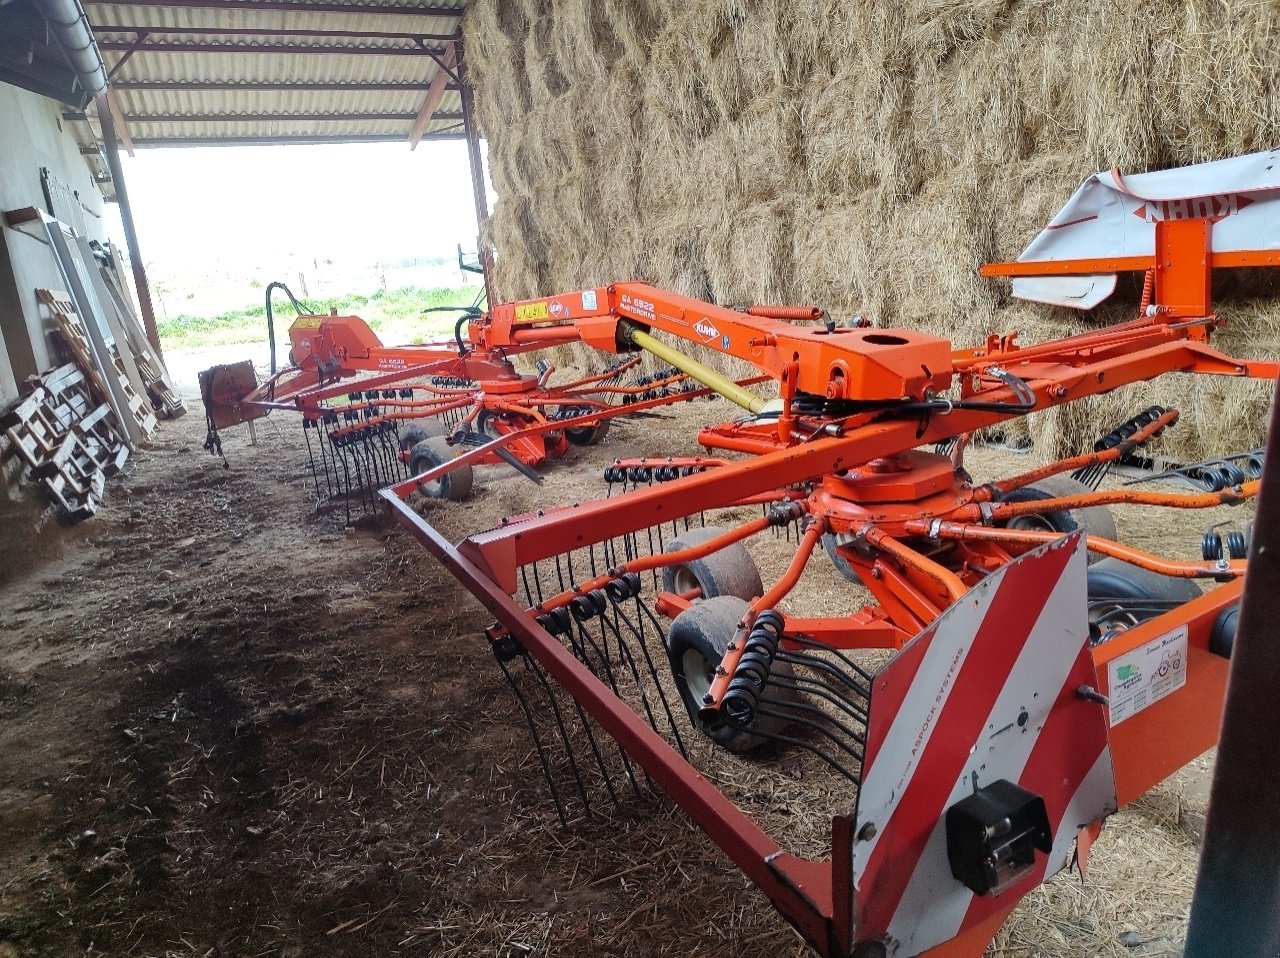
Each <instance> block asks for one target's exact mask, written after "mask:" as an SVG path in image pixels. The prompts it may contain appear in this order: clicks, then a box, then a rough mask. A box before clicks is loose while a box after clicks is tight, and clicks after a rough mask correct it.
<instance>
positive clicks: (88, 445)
mask: <svg viewBox="0 0 1280 958" xmlns="http://www.w3.org/2000/svg"><path fill="white" fill-rule="evenodd" d="M0 430H3V432H4V436H5V438H6V439H7V440H8V441H9V447H10V449H11V450H12V451H13V452H15V453H16V454H17V455H18V456H19V457H20V458H21V459H22V461H23V462H24V463H25V464H26V465H27V466H28V467H29V468H30V470H31V476H32V478H33V479H35V480H37V481H38V482H39V483H40V485H41V486H42V487H43V489H44V491H45V492H46V493H47V494H48V496H49V498H50V499H51V500H52V501H53V502H54V503H56V504H57V506H58V507H59V509H60V510H61V511H62V514H63V515H64V517H65V518H66V519H67V520H68V521H69V522H79V521H81V520H82V519H87V518H89V517H90V516H92V515H94V514H95V513H96V512H97V511H98V507H99V506H101V505H102V500H103V498H104V495H105V489H106V480H107V477H108V476H112V475H115V474H116V473H117V472H119V471H120V468H121V467H122V466H123V465H124V463H125V460H126V459H127V458H128V457H129V446H128V444H127V442H126V441H125V438H124V436H123V435H121V433H120V431H119V429H118V427H117V425H116V423H115V417H114V413H113V412H112V409H111V406H110V405H109V404H108V403H106V402H104V401H102V400H101V399H100V398H99V397H98V396H97V395H95V389H94V387H93V386H92V385H91V379H90V377H89V375H88V374H87V373H86V372H85V370H83V369H81V368H78V367H77V365H76V364H75V363H67V364H66V365H65V366H60V367H59V368H57V369H55V370H53V371H52V372H49V373H46V374H45V375H44V376H42V377H40V379H39V380H38V381H36V382H35V383H34V388H33V389H32V390H31V393H30V395H28V396H27V398H26V399H23V400H22V401H21V402H19V403H18V404H17V405H16V406H14V407H13V408H11V409H10V410H9V411H8V412H6V413H4V414H3V415H0Z"/></svg>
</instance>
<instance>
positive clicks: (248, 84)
mask: <svg viewBox="0 0 1280 958" xmlns="http://www.w3.org/2000/svg"><path fill="white" fill-rule="evenodd" d="M111 85H112V86H113V87H114V88H115V89H117V90H133V91H137V92H139V93H148V92H156V93H164V92H192V93H203V92H206V91H207V92H211V93H222V92H226V91H235V90H245V91H253V92H258V91H262V92H267V93H304V92H309V91H315V92H322V93H341V92H354V93H364V92H370V93H374V92H376V93H421V92H422V84H421V83H374V82H368V83H365V82H360V81H355V82H350V83H308V82H297V83H269V82H259V81H256V80H113V81H112V83H111ZM445 90H447V91H449V92H453V93H456V92H457V90H458V84H456V83H448V84H446V85H445Z"/></svg>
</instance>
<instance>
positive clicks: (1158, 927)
mask: <svg viewBox="0 0 1280 958" xmlns="http://www.w3.org/2000/svg"><path fill="white" fill-rule="evenodd" d="M724 415H726V413H725V412H723V411H721V410H718V409H717V408H715V407H712V406H710V405H707V404H699V405H698V406H694V407H682V410H681V411H680V412H678V413H677V414H676V416H675V418H671V419H667V420H649V421H646V423H645V424H643V425H636V424H633V425H628V426H625V427H622V428H619V429H616V430H615V431H614V432H613V434H612V435H611V436H610V438H609V440H608V441H607V442H606V443H605V444H604V445H602V446H600V447H598V448H595V449H591V450H575V451H574V453H572V455H571V457H570V459H569V461H567V462H561V463H558V464H557V465H555V466H554V467H553V468H552V469H551V470H549V471H548V473H547V476H548V479H547V483H546V484H545V485H544V486H543V487H541V488H539V487H535V486H533V485H532V484H530V483H528V481H527V480H525V479H522V478H520V477H518V476H515V475H514V474H512V473H511V472H510V470H506V469H500V468H497V467H494V468H491V469H487V470H484V471H483V472H481V473H480V474H479V475H480V481H479V483H478V490H477V491H478V495H477V496H476V498H475V499H474V500H473V501H472V502H471V503H467V504H461V505H452V506H447V507H439V508H436V509H433V510H432V514H431V515H432V521H435V522H439V523H440V524H441V525H442V526H444V527H445V528H447V529H448V530H449V531H450V532H451V533H452V534H453V535H455V536H458V535H461V534H462V533H463V532H465V531H469V530H476V529H479V528H483V527H487V526H488V525H491V524H493V523H494V522H495V521H496V520H497V518H498V517H499V516H500V515H502V514H503V513H504V512H514V511H518V510H519V509H521V508H523V507H525V506H527V505H529V504H530V503H531V502H533V501H543V502H559V501H567V500H570V499H580V498H585V497H586V496H588V495H594V494H598V492H600V491H602V490H603V486H602V485H601V484H600V481H599V475H600V473H599V469H600V467H601V466H602V465H603V464H604V463H606V462H607V461H608V460H609V459H611V458H612V457H613V456H618V455H632V454H658V453H666V452H672V451H693V449H692V441H691V433H692V427H693V425H694V424H695V423H700V422H706V421H712V420H713V419H715V418H716V417H717V416H721V417H723V416H724ZM224 435H225V437H226V450H227V457H228V460H229V467H228V468H224V467H223V465H222V462H221V461H220V460H218V459H215V458H212V457H210V456H209V455H208V454H206V453H205V452H204V451H203V450H202V449H201V443H202V441H203V439H204V424H203V422H202V421H201V417H200V415H199V414H198V413H195V414H192V415H189V416H187V417H186V418H185V419H183V420H180V421H177V422H168V423H164V424H162V427H161V431H160V434H159V437H158V439H157V441H156V442H155V443H154V444H153V445H151V446H150V447H149V448H147V449H146V450H145V451H143V452H141V453H140V454H138V455H136V456H135V457H134V458H133V460H132V461H131V464H130V466H129V468H128V471H127V474H126V475H125V476H124V477H123V478H121V479H119V480H117V481H115V482H113V483H112V484H111V487H110V493H109V500H108V502H107V505H106V507H105V508H104V510H103V511H102V513H101V514H100V515H99V516H98V517H97V518H95V519H93V520H91V521H89V522H86V523H84V524H82V525H80V526H78V527H75V528H73V529H61V528H59V527H57V526H56V525H50V524H48V523H47V522H45V523H40V520H39V518H38V515H37V513H38V510H35V509H28V510H24V509H23V508H21V507H19V506H16V505H10V506H9V507H8V508H9V509H10V511H9V512H8V513H7V514H6V516H5V526H6V529H5V531H4V536H5V539H4V542H5V548H4V563H3V580H4V582H3V585H0V636H2V638H0V958H14V956H19V955H21V956H28V955H30V956H45V955H48V956H53V955H85V956H103V955H112V956H115V955H122V956H123V955H130V956H132V955H137V956H144V955H166V956H168V955H174V956H179V955H180V956H251V955H252V956H268V955H280V956H303V955H307V956H312V955H353V956H358V955H401V954H402V955H458V956H461V955H492V956H500V958H520V956H527V955H539V956H541V955H573V956H577V955H599V956H605V955H623V954H625V955H629V956H646V958H647V956H667V955H669V956H676V955H679V956H694V955H708V956H709V955H713V954H725V953H731V954H734V955H738V956H742V958H753V956H761V958H764V956H767V958H781V956H784V955H803V954H807V953H808V952H807V951H806V949H805V948H804V946H803V944H802V943H801V942H800V940H799V938H798V937H797V936H796V934H795V933H794V932H792V931H791V930H790V929H789V928H788V927H787V926H786V925H785V923H784V922H783V921H782V920H781V919H780V918H779V917H778V916H777V915H776V913H775V912H774V911H773V909H772V908H771V907H770V905H769V903H768V902H767V900H766V899H765V898H764V897H763V896H762V895H761V894H759V893H758V892H757V891H755V890H754V889H753V888H752V887H751V886H750V885H749V883H748V882H747V881H746V880H745V879H744V878H743V876H742V875H741V873H740V872H738V871H737V870H736V869H735V868H734V867H733V866H731V865H730V864H729V863H728V861H727V860H726V859H725V858H724V856H723V855H722V854H721V853H720V852H719V851H718V850H717V849H716V848H715V847H714V846H713V845H712V844H711V843H710V842H709V841H708V840H706V839H705V838H703V837H702V836H701V834H700V833H699V832H698V831H696V830H695V829H694V828H693V827H692V826H691V825H689V824H688V822H687V821H686V820H685V819H684V817H683V816H682V815H681V814H680V813H679V812H678V811H676V810H675V809H674V808H673V807H672V806H671V805H670V804H669V803H668V802H666V801H665V800H663V799H662V798H661V797H659V796H655V795H650V794H644V795H642V796H641V797H639V798H636V797H631V798H628V799H627V800H626V801H625V802H624V803H623V806H622V808H621V809H620V810H610V809H608V808H603V809H601V810H600V812H599V814H598V815H597V817H595V818H594V819H585V818H581V817H579V818H577V819H575V820H573V821H571V822H570V824H569V825H568V827H563V826H561V825H560V824H558V822H557V821H556V818H555V814H554V810H553V808H552V807H551V805H550V803H549V801H548V800H547V795H546V790H545V787H544V785H543V783H542V777H541V774H540V772H539V767H538V762H537V756H536V753H535V752H534V750H533V748H532V745H531V743H530V740H529V736H528V733H527V731H526V728H525V725H524V723H523V720H522V718H521V716H520V715H519V714H518V710H517V708H516V706H515V703H514V701H513V699H512V697H511V695H510V694H509V692H508V688H507V685H506V683H505V681H504V679H503V677H502V675H501V673H500V672H499V670H498V669H497V668H496V666H495V664H494V660H493V658H492V655H491V654H490V652H489V650H488V647H487V644H486V643H485V642H484V641H483V639H482V638H481V637H480V635H479V633H480V630H481V629H482V628H483V627H484V626H485V625H486V624H487V623H488V621H489V617H488V616H486V615H484V614H482V612H481V610H480V609H479V607H478V606H477V605H476V604H475V603H474V602H473V601H471V600H470V599H469V598H468V597H467V596H465V594H464V593H462V591H461V590H460V589H458V588H457V587H455V586H454V585H453V584H452V580H451V579H450V578H449V577H448V576H446V575H445V574H444V573H443V571H442V570H441V568H440V567H438V566H437V565H436V564H435V562H434V560H432V559H431V558H430V556H428V555H427V553H426V552H425V551H423V550H422V549H421V548H420V547H419V546H418V545H417V543H416V542H415V541H414V540H412V539H411V538H410V537H408V536H407V535H406V534H404V533H403V532H401V531H400V530H399V529H398V528H396V527H394V526H393V525H392V524H390V523H389V522H386V521H369V522H362V523H360V524H359V527H358V528H354V529H347V528H344V526H345V516H344V513H343V510H342V509H340V508H338V509H335V508H332V507H326V508H321V509H317V508H316V503H315V500H314V487H313V482H312V476H311V473H310V471H309V470H308V468H307V466H306V458H305V453H304V450H303V447H302V443H301V433H300V431H299V430H298V429H297V427H296V423H294V422H292V421H290V420H289V419H288V418H287V417H285V416H276V417H273V418H272V419H271V420H268V421H267V422H266V423H262V424H260V425H259V429H258V443H257V445H256V446H250V445H249V444H248V441H247V436H246V435H245V433H244V432H243V431H235V430H228V431H227V432H226V433H225V434H224ZM977 463H978V465H979V466H981V467H983V468H984V469H990V470H991V473H992V474H998V473H999V472H1009V471H1017V470H1020V469H1022V468H1024V467H1026V466H1028V465H1030V464H1031V460H1030V459H1029V458H1028V457H1026V456H1012V455H1009V454H1007V453H982V454H980V455H979V456H978V457H977ZM984 478H986V476H984ZM1229 517H1230V518H1232V519H1233V520H1237V521H1238V520H1239V519H1240V518H1242V517H1241V516H1239V515H1238V514H1230V516H1229ZM1209 521H1212V520H1210V519H1208V518H1205V517H1199V516H1198V517H1196V518H1195V519H1194V520H1193V521H1191V522H1188V521H1187V520H1186V518H1185V516H1173V517H1170V518H1168V519H1162V520H1161V522H1159V523H1152V522H1150V521H1149V520H1148V519H1140V518H1138V517H1134V516H1125V515H1122V516H1121V526H1122V528H1121V531H1122V534H1124V535H1126V536H1127V537H1128V538H1130V539H1131V540H1133V541H1144V540H1145V541H1147V542H1148V543H1152V542H1158V543H1160V544H1161V545H1162V546H1165V547H1166V551H1173V552H1175V553H1178V554H1181V555H1184V556H1187V557H1190V556H1194V555H1195V553H1196V551H1197V549H1198V542H1199V533H1200V531H1201V529H1202V528H1203V526H1204V525H1206V524H1207V523H1208V522H1209ZM37 524H39V527H40V528H41V530H42V531H41V532H40V534H39V535H33V534H32V530H33V529H34V528H35V527H36V526H37ZM824 561H825V560H824ZM828 581H834V580H831V579H830V576H829V574H828ZM1207 767H1208V762H1207V760H1202V761H1201V762H1199V763H1198V765H1197V767H1196V768H1193V769H1192V770H1191V771H1189V772H1184V773H1183V774H1182V775H1181V776H1179V778H1178V780H1176V781H1174V782H1171V783H1167V784H1166V785H1163V786H1161V787H1159V788H1158V789H1156V790H1155V791H1154V792H1153V793H1151V795H1149V796H1148V797H1147V798H1146V799H1144V800H1143V801H1142V802H1140V803H1139V804H1138V805H1137V806H1135V807H1133V808H1131V809H1129V810H1126V811H1124V812H1123V813H1121V814H1119V815H1117V816H1114V817H1113V819H1112V820H1111V821H1110V823H1109V827H1108V828H1107V829H1106V831H1105V832H1104V834H1103V837H1102V839H1101V840H1100V841H1099V842H1098V844H1097V845H1095V849H1094V853H1093V855H1094V857H1093V863H1092V868H1091V870H1090V873H1089V882H1088V884H1086V885H1082V884H1081V882H1080V879H1079V877H1078V876H1074V875H1062V876H1059V877H1058V878H1057V879H1055V880H1054V881H1052V882H1051V883H1050V884H1049V885H1048V886H1047V887H1046V888H1044V889H1042V890H1040V891H1038V892H1037V893H1035V894H1034V895H1032V896H1031V897H1030V898H1029V899H1027V901H1025V902H1024V903H1023V905H1022V906H1021V907H1020V908H1019V910H1018V912H1017V914H1016V915H1015V917H1014V919H1013V920H1012V921H1011V922H1010V923H1009V924H1008V925H1007V926H1006V927H1005V929H1004V930H1003V931H1002V932H1001V935H1000V937H999V938H998V939H997V942H996V944H995V946H994V950H993V951H992V952H991V953H992V954H994V955H999V956H1007V958H1013V956H1019V958H1021V956H1032V955H1036V956H1068V955H1070V956H1083V955H1097V954H1107V955H1147V956H1149V955H1164V954H1175V953H1178V952H1179V951H1180V944H1181V940H1182V937H1183V935H1184V931H1185V922H1186V913H1187V907H1188V901H1189V895H1190V888H1191V882H1192V881H1193V878H1194V869H1195V860H1196V854H1197V848H1196V843H1195V836H1196V834H1197V833H1198V827H1199V822H1200V816H1201V815H1202V813H1203V804H1204V791H1205V782H1206V777H1205V769H1206V768H1207ZM726 948H727V949H729V951H728V952H726Z"/></svg>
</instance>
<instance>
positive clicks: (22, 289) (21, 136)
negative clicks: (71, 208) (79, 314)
mask: <svg viewBox="0 0 1280 958" xmlns="http://www.w3.org/2000/svg"><path fill="white" fill-rule="evenodd" d="M63 109H64V108H63V107H62V105H61V104H58V103H55V102H54V101H53V100H50V99H47V98H45V97H42V96H38V95H36V94H34V93H29V92H28V91H26V90H21V89H18V88H17V87H13V86H9V85H7V84H2V83H0V212H3V211H5V210H14V209H21V208H23V207H28V206H35V207H39V208H41V209H47V206H48V204H47V203H46V202H45V198H44V191H43V190H42V188H41V185H40V168H41V167H42V166H44V167H48V168H49V170H50V171H51V172H52V173H53V175H54V176H55V177H56V178H57V179H58V180H59V181H61V182H62V183H63V184H65V185H66V186H67V187H69V188H70V189H71V190H73V191H75V192H76V193H78V194H79V200H80V203H81V204H82V206H83V220H84V229H85V233H86V235H87V236H88V237H89V238H90V239H97V240H104V239H106V234H105V229H104V226H103V223H102V205H103V200H102V194H101V192H100V191H99V189H98V186H97V184H96V183H94V181H93V174H92V173H91V171H90V169H89V166H88V164H87V163H86V162H85V159H84V157H82V156H81V155H80V147H79V144H78V143H77V142H76V139H75V137H74V136H72V134H71V130H70V129H64V127H66V126H68V125H69V123H70V122H73V121H63V120H62V119H61V114H62V110H63ZM0 233H2V234H3V235H0V335H2V336H3V340H4V349H3V350H2V351H0V407H3V406H5V405H8V403H10V402H12V401H13V399H15V398H16V397H17V395H18V389H17V384H18V383H20V382H22V380H24V379H25V378H26V377H27V376H31V375H35V374H37V373H39V372H42V371H44V370H46V369H48V368H50V367H51V366H53V365H54V364H55V363H56V362H57V361H58V354H57V350H56V347H55V345H54V343H53V340H52V337H51V335H50V333H49V326H48V322H47V320H46V319H45V318H44V317H43V316H42V315H41V310H40V309H39V308H38V307H37V304H36V297H35V291H36V289H37V288H44V289H62V288H64V287H65V285H66V283H65V282H64V281H63V279H62V276H61V274H60V273H59V272H58V267H57V264H56V263H55V262H54V259H53V253H52V251H51V250H50V249H49V247H48V246H46V245H45V244H44V243H42V242H40V241H39V240H37V239H34V238H33V237H32V236H30V235H28V234H26V233H24V232H22V231H19V230H15V229H10V228H9V227H8V226H4V225H2V224H0Z"/></svg>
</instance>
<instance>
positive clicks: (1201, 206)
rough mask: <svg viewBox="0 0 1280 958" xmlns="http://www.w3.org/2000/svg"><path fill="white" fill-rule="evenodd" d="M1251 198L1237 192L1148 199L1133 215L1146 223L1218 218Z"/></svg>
mask: <svg viewBox="0 0 1280 958" xmlns="http://www.w3.org/2000/svg"><path fill="white" fill-rule="evenodd" d="M1252 202H1253V200H1251V199H1249V197H1247V196H1241V195H1240V194H1238V193H1223V194H1221V195H1219V196H1192V197H1188V198H1187V199H1182V200H1148V201H1147V202H1145V203H1143V204H1142V205H1141V206H1139V207H1138V208H1137V209H1136V210H1134V211H1133V215H1134V216H1137V217H1138V218H1140V219H1144V220H1146V221H1147V222H1148V223H1158V222H1160V221H1161V220H1205V219H1208V220H1220V219H1222V218H1223V217H1224V216H1232V215H1234V214H1236V213H1239V212H1240V211H1241V210H1242V209H1244V208H1245V207H1246V206H1248V205H1249V204H1250V203H1252Z"/></svg>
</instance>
